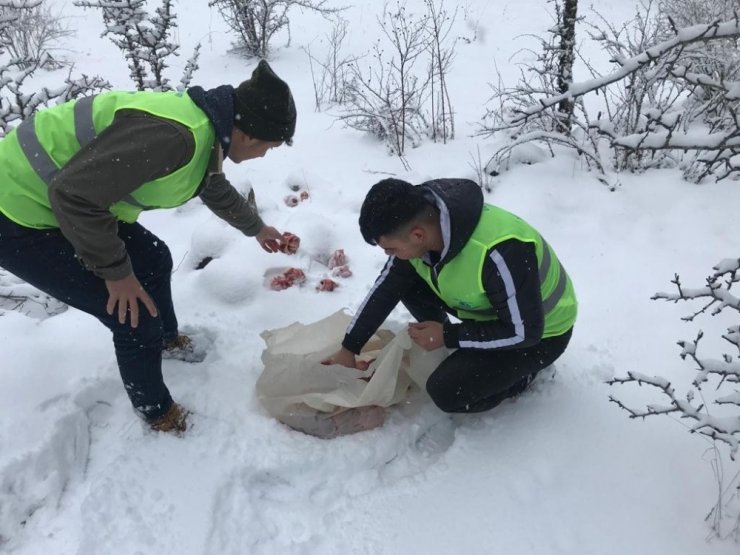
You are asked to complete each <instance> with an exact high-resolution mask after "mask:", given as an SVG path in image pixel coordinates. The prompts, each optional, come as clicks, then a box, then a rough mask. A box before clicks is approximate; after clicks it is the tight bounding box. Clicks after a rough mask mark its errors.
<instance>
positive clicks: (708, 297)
mask: <svg viewBox="0 0 740 555" xmlns="http://www.w3.org/2000/svg"><path fill="white" fill-rule="evenodd" d="M672 283H673V284H674V285H675V286H676V289H677V292H676V293H656V294H655V295H654V296H653V299H654V300H666V301H672V302H679V301H692V300H697V299H702V300H704V301H705V303H704V306H703V307H702V308H700V309H699V310H697V311H696V312H694V313H693V314H692V315H690V316H687V317H685V318H683V319H684V320H685V321H693V320H694V319H695V318H696V317H697V316H699V315H700V314H705V313H707V312H708V313H709V314H711V315H712V316H716V315H718V314H720V313H721V312H723V311H725V310H726V309H731V310H735V311H736V312H737V313H738V314H739V315H740V298H738V297H737V296H735V294H734V293H733V292H732V288H733V286H734V285H735V284H737V283H740V259H734V258H732V259H725V260H722V261H720V262H719V263H718V264H717V265H715V266H714V273H713V274H712V275H710V276H709V277H708V278H707V285H706V287H700V288H694V289H689V288H686V287H683V286H682V285H681V281H680V279H679V277H678V275H676V277H675V279H674V280H672ZM703 337H704V333H703V332H702V331H699V333H698V335H697V337H696V339H694V340H693V341H679V342H678V345H679V346H680V347H681V352H680V357H681V358H682V359H684V360H686V359H689V360H691V361H693V362H694V364H695V365H696V374H695V376H694V379H693V380H692V382H691V384H690V387H689V389H688V392H687V393H686V395H685V397H682V396H681V395H679V394H678V393H677V392H676V390H675V388H674V387H673V384H672V383H671V382H670V381H669V380H667V379H666V378H664V377H660V376H648V375H646V374H643V373H638V372H628V373H627V376H626V377H622V378H614V379H612V380H610V381H608V382H607V383H608V384H609V385H617V384H620V385H621V384H628V383H632V384H637V385H639V386H643V385H647V386H650V387H653V388H655V389H657V390H658V391H660V392H661V393H662V395H663V397H665V398H666V400H667V404H649V405H647V406H646V407H645V408H641V409H635V408H631V407H629V406H627V405H626V404H625V403H624V402H623V401H621V400H620V399H618V398H617V397H615V396H614V395H610V396H609V400H610V401H612V402H613V403H616V404H617V405H618V406H619V407H620V408H621V409H623V410H625V411H627V412H628V413H629V416H630V418H646V417H648V416H655V415H668V414H675V415H677V416H678V417H679V418H681V419H685V420H688V421H691V425H690V426H689V429H690V430H691V432H692V433H697V434H700V435H703V436H706V437H708V438H710V439H711V440H712V441H713V442H714V443H715V444H717V443H721V444H724V445H726V446H728V447H729V449H730V458H731V459H732V460H735V459H736V456H737V453H738V449H740V326H739V325H734V326H731V327H730V328H728V330H727V333H726V334H724V335H722V338H723V339H724V340H726V341H727V342H728V343H730V344H731V345H733V347H734V349H737V355H736V356H734V357H733V356H732V355H730V354H722V355H721V357H720V358H707V357H704V356H700V355H699V342H700V341H701V340H702V338H703ZM711 388H713V391H712V390H711ZM710 392H711V393H712V395H713V398H711V397H710V395H709V394H710ZM717 479H718V481H719V482H720V488H719V491H720V495H719V499H718V501H717V504H716V505H715V507H714V508H713V509H712V511H711V512H710V516H711V517H712V518H713V524H712V528H713V529H714V531H715V533H717V534H718V535H720V536H721V535H722V530H721V527H722V525H723V523H724V522H725V521H727V522H729V523H730V524H729V526H730V528H731V529H732V532H731V535H734V536H736V537H738V538H740V508H738V510H737V511H736V513H737V515H736V516H733V517H732V518H729V519H728V518H726V517H727V512H726V511H727V506H728V504H729V503H730V502H731V501H732V502H734V503H735V504H737V503H740V486H739V485H738V484H736V485H735V486H734V489H735V493H734V494H733V493H732V488H731V487H730V486H727V487H724V486H723V484H722V473H721V472H720V471H717ZM737 479H738V475H736V476H735V478H733V479H732V480H731V483H732V482H734V481H736V480H737ZM723 511H725V512H724V513H723ZM708 518H709V517H708Z"/></svg>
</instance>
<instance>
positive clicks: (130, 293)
mask: <svg viewBox="0 0 740 555" xmlns="http://www.w3.org/2000/svg"><path fill="white" fill-rule="evenodd" d="M105 286H106V287H107V288H108V304H107V305H106V307H105V309H106V311H107V312H108V314H111V315H112V314H113V311H114V310H115V308H116V305H118V322H119V323H121V324H125V323H126V312H131V327H132V328H135V327H137V326H138V325H139V301H141V303H142V304H143V305H144V306H145V307H146V309H147V310H148V311H149V314H151V315H152V318H154V317H156V316H157V305H156V304H154V300H153V299H152V298H151V297H150V296H149V293H147V292H146V291H144V288H143V287H142V286H141V283H139V280H138V279H136V276H135V275H134V274H130V275H128V276H126V277H125V278H123V279H116V280H109V279H106V280H105Z"/></svg>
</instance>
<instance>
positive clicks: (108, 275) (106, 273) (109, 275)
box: [83, 256, 134, 281]
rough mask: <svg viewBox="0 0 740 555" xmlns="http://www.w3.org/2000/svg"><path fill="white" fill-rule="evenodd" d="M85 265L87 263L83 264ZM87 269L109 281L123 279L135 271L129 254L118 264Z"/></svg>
mask: <svg viewBox="0 0 740 555" xmlns="http://www.w3.org/2000/svg"><path fill="white" fill-rule="evenodd" d="M83 266H85V265H84V264H83ZM86 267H87V266H86ZM87 269H88V270H90V271H91V272H92V273H93V274H95V275H96V276H98V277H99V278H100V279H104V280H108V281H116V280H119V279H123V278H125V277H127V276H130V275H131V274H133V273H134V269H133V267H132V266H131V259H130V258H129V257H128V256H126V258H125V259H124V260H123V261H121V262H120V263H119V264H116V265H114V266H107V267H105V268H89V267H88V268H87Z"/></svg>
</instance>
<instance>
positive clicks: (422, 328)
mask: <svg viewBox="0 0 740 555" xmlns="http://www.w3.org/2000/svg"><path fill="white" fill-rule="evenodd" d="M443 330H444V328H443V327H442V324H441V323H440V322H434V321H432V320H428V321H426V322H419V323H414V324H409V337H410V338H411V340H412V341H413V342H414V343H416V344H417V345H418V346H419V347H421V348H422V349H424V350H425V351H433V350H434V349H439V348H440V347H444V344H445V339H444V331H443Z"/></svg>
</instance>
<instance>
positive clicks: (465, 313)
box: [410, 205, 577, 337]
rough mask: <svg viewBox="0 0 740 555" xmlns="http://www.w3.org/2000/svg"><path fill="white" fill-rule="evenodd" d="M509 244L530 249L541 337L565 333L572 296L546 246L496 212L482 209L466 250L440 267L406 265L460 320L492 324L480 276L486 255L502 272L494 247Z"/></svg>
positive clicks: (510, 217) (494, 315)
mask: <svg viewBox="0 0 740 555" xmlns="http://www.w3.org/2000/svg"><path fill="white" fill-rule="evenodd" d="M508 239H516V240H518V241H523V242H527V243H530V244H532V245H533V246H534V248H535V252H536V256H537V275H538V282H539V286H540V291H541V295H542V311H543V313H544V317H545V329H544V332H543V337H551V336H555V335H560V334H562V333H564V332H565V331H567V330H568V329H570V328H571V327H572V326H573V323H574V322H575V318H576V314H577V301H576V297H575V292H574V291H573V285H572V283H571V281H570V278H569V277H568V274H567V273H566V271H565V268H564V267H563V265H562V264H561V262H560V260H559V259H558V257H557V255H556V254H555V252H554V251H553V250H552V249H551V247H550V245H548V244H547V242H545V240H544V239H543V238H542V236H541V235H540V234H539V233H538V232H537V231H536V230H535V229H533V228H532V226H530V225H529V224H527V223H526V222H524V221H523V220H522V219H521V218H518V217H517V216H515V215H514V214H511V213H509V212H506V211H505V210H503V209H501V208H498V207H495V206H491V205H484V207H483V209H482V212H481V216H480V220H479V222H478V224H477V225H476V227H475V229H474V230H473V232H472V234H471V236H470V238H469V239H468V241H467V243H466V244H465V246H464V247H463V248H462V250H460V252H459V253H457V254H456V255H455V257H454V258H452V259H450V260H448V261H447V262H446V263H445V264H444V266H442V267H441V268H439V269H432V268H431V267H429V266H428V265H427V264H425V263H424V261H423V260H421V259H411V260H410V262H411V265H412V266H413V267H414V269H415V270H416V272H417V273H418V274H419V275H420V276H421V277H422V278H423V279H424V281H426V282H427V284H429V286H430V287H431V288H432V290H433V291H434V292H435V293H436V294H437V296H439V298H440V299H442V300H443V301H444V302H445V303H446V304H447V305H448V306H450V307H451V308H453V309H454V310H455V312H456V315H457V316H458V317H459V318H461V319H464V320H482V321H486V320H495V319H496V318H497V317H498V313H497V311H496V310H495V308H494V307H493V306H491V301H490V299H489V298H488V292H487V291H486V290H485V285H484V284H483V283H482V281H481V272H482V270H483V267H484V264H485V261H486V258H487V257H489V256H490V257H491V258H490V260H492V261H493V263H494V264H495V265H496V267H497V268H499V271H502V269H501V267H500V266H501V264H504V263H503V261H501V260H499V261H497V260H496V258H495V257H496V254H497V253H496V251H495V247H496V245H497V244H498V243H501V242H503V241H506V240H508ZM504 270H505V268H504ZM502 278H505V276H502ZM507 294H509V292H508V290H507ZM515 308H516V307H515ZM512 317H514V315H512Z"/></svg>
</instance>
